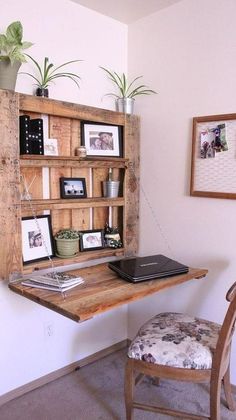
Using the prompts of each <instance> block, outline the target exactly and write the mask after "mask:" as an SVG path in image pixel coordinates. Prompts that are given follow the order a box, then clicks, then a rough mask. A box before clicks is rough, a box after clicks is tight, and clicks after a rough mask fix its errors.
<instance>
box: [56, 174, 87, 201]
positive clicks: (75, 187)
mask: <svg viewBox="0 0 236 420" xmlns="http://www.w3.org/2000/svg"><path fill="white" fill-rule="evenodd" d="M60 191H61V198H86V197H87V191H86V183H85V178H64V177H61V178H60Z"/></svg>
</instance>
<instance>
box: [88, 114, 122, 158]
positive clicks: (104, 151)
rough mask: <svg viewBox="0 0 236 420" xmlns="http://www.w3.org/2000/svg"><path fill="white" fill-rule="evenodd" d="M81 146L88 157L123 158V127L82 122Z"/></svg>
mask: <svg viewBox="0 0 236 420" xmlns="http://www.w3.org/2000/svg"><path fill="white" fill-rule="evenodd" d="M81 144H82V145H83V146H85V147H86V150H87V156H88V157H89V156H103V157H105V156H107V157H109V156H112V157H122V127H121V126H119V125H108V124H99V123H96V122H87V121H86V122H85V121H82V122H81Z"/></svg>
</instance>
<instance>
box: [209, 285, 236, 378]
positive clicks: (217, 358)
mask: <svg viewBox="0 0 236 420" xmlns="http://www.w3.org/2000/svg"><path fill="white" fill-rule="evenodd" d="M226 299H227V301H228V302H230V304H229V307H228V310H227V312H226V315H225V318H224V322H223V324H222V327H221V330H220V334H219V339H218V342H217V345H216V351H215V353H214V356H213V363H212V375H214V377H215V379H216V380H221V379H222V378H223V376H224V374H225V372H226V371H227V369H228V366H229V357H230V348H231V342H232V337H233V333H234V326H235V320H236V282H235V283H234V284H233V285H232V286H231V287H230V289H229V290H228V292H227V294H226Z"/></svg>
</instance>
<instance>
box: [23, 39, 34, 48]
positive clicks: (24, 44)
mask: <svg viewBox="0 0 236 420" xmlns="http://www.w3.org/2000/svg"><path fill="white" fill-rule="evenodd" d="M32 45H34V44H32V42H27V41H25V42H22V45H21V48H22V50H26V49H27V48H30V47H32Z"/></svg>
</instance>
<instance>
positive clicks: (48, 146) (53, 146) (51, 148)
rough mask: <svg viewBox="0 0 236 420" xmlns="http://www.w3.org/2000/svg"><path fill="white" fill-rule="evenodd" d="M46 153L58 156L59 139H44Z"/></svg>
mask: <svg viewBox="0 0 236 420" xmlns="http://www.w3.org/2000/svg"><path fill="white" fill-rule="evenodd" d="M44 154H45V155H47V156H58V144H57V139H44Z"/></svg>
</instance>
